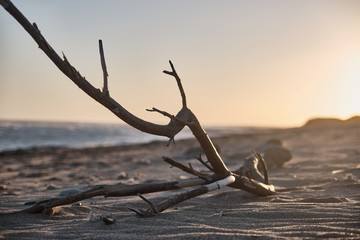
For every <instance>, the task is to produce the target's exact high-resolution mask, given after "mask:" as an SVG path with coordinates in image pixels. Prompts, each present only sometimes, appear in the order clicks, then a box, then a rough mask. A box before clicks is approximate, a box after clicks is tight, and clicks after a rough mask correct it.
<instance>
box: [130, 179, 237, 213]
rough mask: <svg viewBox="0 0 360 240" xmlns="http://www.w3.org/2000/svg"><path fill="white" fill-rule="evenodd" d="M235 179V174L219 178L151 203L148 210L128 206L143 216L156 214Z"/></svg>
mask: <svg viewBox="0 0 360 240" xmlns="http://www.w3.org/2000/svg"><path fill="white" fill-rule="evenodd" d="M234 181H235V177H234V176H229V177H226V178H224V179H222V180H219V181H216V182H213V183H210V184H207V185H203V186H200V187H197V188H195V189H193V190H189V191H186V192H183V193H180V194H177V195H174V196H172V197H170V198H168V199H166V200H164V201H162V202H160V203H158V204H156V205H153V204H152V203H151V206H150V208H148V209H147V210H146V211H143V210H139V209H136V208H132V207H130V208H129V207H128V208H129V210H132V211H134V212H136V213H137V214H138V215H140V216H141V217H151V216H154V215H156V214H158V213H160V212H162V211H164V210H166V209H168V208H169V207H172V206H174V205H176V204H178V203H181V202H184V201H186V200H188V199H190V198H194V197H197V196H200V195H202V194H205V193H208V192H211V191H215V190H217V189H220V188H222V187H224V186H227V185H229V184H231V183H233V182H234ZM155 210H156V211H155Z"/></svg>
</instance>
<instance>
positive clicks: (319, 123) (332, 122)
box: [303, 116, 360, 127]
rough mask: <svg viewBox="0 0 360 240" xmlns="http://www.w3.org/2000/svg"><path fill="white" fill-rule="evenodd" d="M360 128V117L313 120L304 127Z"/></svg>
mask: <svg viewBox="0 0 360 240" xmlns="http://www.w3.org/2000/svg"><path fill="white" fill-rule="evenodd" d="M353 125H358V126H360V116H353V117H351V118H348V119H346V120H341V119H339V118H313V119H310V120H308V121H307V122H306V123H305V124H304V125H303V127H329V126H334V127H335V126H336V127H337V126H353Z"/></svg>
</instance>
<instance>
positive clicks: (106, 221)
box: [102, 216, 116, 225]
mask: <svg viewBox="0 0 360 240" xmlns="http://www.w3.org/2000/svg"><path fill="white" fill-rule="evenodd" d="M102 220H103V222H104V223H105V224H106V225H111V224H114V223H115V222H116V220H115V219H113V218H111V217H107V216H106V217H103V218H102Z"/></svg>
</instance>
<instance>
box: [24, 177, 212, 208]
mask: <svg viewBox="0 0 360 240" xmlns="http://www.w3.org/2000/svg"><path fill="white" fill-rule="evenodd" d="M205 183H207V181H205V180H203V179H199V178H193V179H186V180H179V181H171V182H160V183H144V184H136V185H99V186H94V187H92V188H90V189H88V190H85V191H82V192H80V193H77V194H74V195H70V196H66V197H57V198H50V199H47V200H43V201H40V202H38V203H36V204H35V205H34V206H31V207H30V208H27V209H24V210H22V211H23V212H27V213H38V212H42V211H43V210H45V209H50V208H53V207H57V206H62V205H67V204H71V203H75V202H79V201H82V200H84V199H89V198H93V197H96V196H104V197H123V196H134V195H137V194H139V193H141V194H145V193H153V192H161V191H168V190H175V189H181V188H186V187H191V186H198V185H202V184H205Z"/></svg>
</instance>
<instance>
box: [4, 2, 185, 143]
mask: <svg viewBox="0 0 360 240" xmlns="http://www.w3.org/2000/svg"><path fill="white" fill-rule="evenodd" d="M0 4H1V5H2V6H3V7H4V9H5V10H6V11H7V12H9V13H10V14H11V15H12V16H13V17H14V18H15V19H16V20H17V21H18V22H19V24H20V25H21V26H22V27H23V28H24V29H25V30H26V32H28V33H29V34H30V36H31V37H32V38H33V39H34V41H35V42H36V43H37V44H38V45H39V48H40V49H41V50H42V51H43V52H44V53H45V54H46V55H47V56H48V57H49V58H50V59H51V61H52V62H53V63H54V64H55V65H56V66H57V67H58V68H59V69H60V70H61V71H62V72H63V73H64V74H65V75H66V76H67V77H68V78H70V79H71V80H72V81H73V82H74V83H75V84H76V85H77V86H78V87H79V88H80V89H81V90H83V91H84V92H85V93H86V94H88V95H89V96H90V97H91V98H93V99H94V100H96V101H97V102H99V103H100V104H101V105H103V106H104V107H106V108H107V109H109V110H110V111H111V112H112V113H114V114H115V115H116V116H117V117H119V118H120V119H122V120H123V121H124V122H126V123H127V124H129V125H130V126H132V127H134V128H136V129H138V130H140V131H143V132H146V133H149V134H154V135H159V136H166V137H169V138H173V137H174V136H175V135H176V134H177V133H178V132H180V131H181V130H182V129H183V128H184V125H183V124H180V123H179V122H177V121H175V120H171V121H170V123H169V124H168V125H158V124H154V123H151V122H147V121H144V120H142V119H140V118H138V117H136V116H134V115H133V114H131V113H130V112H128V111H127V110H126V109H125V108H123V107H122V106H121V105H120V104H119V103H118V102H116V101H115V100H114V99H112V98H111V97H109V96H106V95H104V94H102V92H101V91H100V90H99V89H97V88H95V87H93V86H92V85H91V84H90V83H89V82H88V81H87V80H86V79H85V78H84V77H83V76H81V74H80V73H79V72H78V71H77V70H76V69H75V68H74V67H73V66H72V65H71V64H70V62H69V61H67V59H64V60H62V59H61V58H60V57H59V55H58V54H57V53H56V52H55V51H54V50H53V49H52V47H51V46H50V44H49V43H48V42H47V41H46V40H45V38H44V37H43V36H42V35H41V33H40V31H39V29H38V27H37V25H36V24H35V23H34V25H32V24H31V23H30V22H29V21H28V20H27V19H26V18H25V17H24V15H23V14H22V13H21V12H20V11H19V10H18V9H17V8H16V7H15V6H14V5H13V4H12V3H11V1H9V0H0ZM178 84H179V83H178ZM188 114H189V113H188V112H187V111H185V110H180V111H179V113H178V114H177V115H176V116H178V117H179V118H185V119H186V116H187V115H188Z"/></svg>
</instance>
